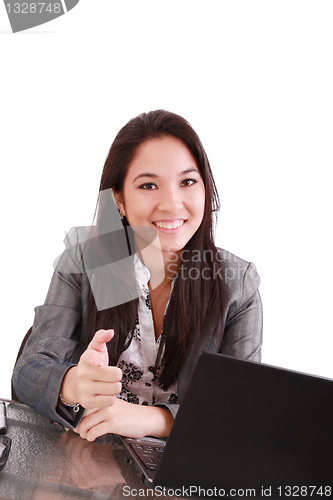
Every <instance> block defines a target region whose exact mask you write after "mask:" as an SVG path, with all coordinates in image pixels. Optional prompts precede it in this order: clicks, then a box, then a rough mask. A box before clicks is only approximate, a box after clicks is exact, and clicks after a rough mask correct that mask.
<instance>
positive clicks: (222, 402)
mask: <svg viewBox="0 0 333 500" xmlns="http://www.w3.org/2000/svg"><path fill="white" fill-rule="evenodd" d="M153 482H154V484H155V485H159V486H165V487H169V488H174V489H176V488H177V489H178V490H179V489H182V491H183V493H184V491H185V493H186V492H187V493H189V492H191V493H192V494H193V495H194V496H195V495H197V496H204V493H205V492H206V496H210V497H212V496H215V495H213V494H214V492H215V494H216V496H218V497H221V496H227V495H228V496H229V497H230V496H233V497H235V498H236V497H237V495H236V494H235V492H236V491H237V492H239V493H240V494H239V497H244V496H245V495H246V496H251V497H252V498H262V497H265V496H270V497H271V498H284V497H286V496H288V497H289V496H295V495H296V496H303V497H311V498H321V499H323V498H325V497H327V496H331V495H333V488H332V486H333V380H330V379H325V378H321V377H315V376H312V375H307V374H303V373H299V372H294V371H291V370H287V369H282V368H277V367H273V366H269V365H265V364H262V363H256V362H250V361H244V360H241V359H237V358H232V357H229V356H225V355H222V354H216V353H210V352H203V353H202V354H201V355H200V357H199V359H198V362H197V364H196V367H195V370H194V372H193V375H192V378H191V381H190V383H189V386H188V388H187V391H186V394H185V397H184V400H183V402H182V404H181V406H180V409H179V411H178V415H177V418H176V420H175V422H174V425H173V427H172V430H171V433H170V436H169V438H168V440H167V443H166V447H165V450H164V452H163V456H162V460H161V463H160V465H159V467H158V469H157V472H156V474H155V477H154V479H153ZM190 488H191V489H190ZM199 489H200V491H199ZM179 491H180V490H179ZM207 492H208V493H207ZM223 492H224V493H223ZM222 493H223V495H222ZM183 496H186V495H183Z"/></svg>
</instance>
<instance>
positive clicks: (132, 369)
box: [118, 360, 143, 388]
mask: <svg viewBox="0 0 333 500" xmlns="http://www.w3.org/2000/svg"><path fill="white" fill-rule="evenodd" d="M118 367H119V368H120V369H121V371H122V372H123V378H122V381H121V383H122V385H123V386H125V387H126V388H127V387H128V386H129V385H131V384H133V382H137V381H138V380H140V379H141V378H142V375H143V372H142V371H141V370H139V369H138V367H137V366H135V364H134V363H126V361H124V360H120V361H119V363H118Z"/></svg>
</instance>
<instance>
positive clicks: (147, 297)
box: [142, 285, 151, 310]
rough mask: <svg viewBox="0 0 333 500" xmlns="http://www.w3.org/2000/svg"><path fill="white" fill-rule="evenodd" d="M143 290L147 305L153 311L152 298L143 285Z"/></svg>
mask: <svg viewBox="0 0 333 500" xmlns="http://www.w3.org/2000/svg"><path fill="white" fill-rule="evenodd" d="M142 290H143V293H144V294H145V303H146V306H147V308H148V309H150V310H151V303H150V297H149V290H148V287H147V286H146V285H142Z"/></svg>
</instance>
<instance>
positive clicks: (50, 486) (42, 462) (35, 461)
mask: <svg viewBox="0 0 333 500" xmlns="http://www.w3.org/2000/svg"><path fill="white" fill-rule="evenodd" d="M7 418H8V436H9V437H10V438H11V439H12V447H11V451H10V455H9V458H8V462H7V464H6V466H5V468H4V469H3V471H2V472H0V499H18V500H32V499H34V500H35V499H38V500H39V499H40V500H65V499H66V500H74V499H91V500H113V499H120V498H129V499H133V498H146V499H149V500H153V499H155V498H159V499H161V498H162V499H163V498H165V499H172V498H176V497H171V496H161V494H160V493H161V492H159V494H158V495H155V494H154V493H153V491H152V489H149V490H147V489H146V488H145V487H144V486H143V484H142V483H141V481H140V479H139V478H138V476H137V474H136V473H135V471H134V468H133V465H132V464H131V463H129V462H128V461H127V459H126V456H125V453H124V451H123V448H122V445H121V444H120V441H119V438H118V436H116V435H112V434H108V435H105V436H102V437H100V438H98V439H97V440H96V441H94V442H93V443H90V442H88V441H86V440H84V439H81V438H80V436H78V435H77V434H75V433H74V432H66V431H65V430H64V429H62V428H59V427H55V426H53V425H52V424H50V422H49V421H48V420H47V419H46V418H44V417H42V416H41V415H39V414H38V413H36V412H35V411H34V410H32V409H31V408H29V407H27V406H25V405H22V404H19V403H16V402H10V403H9V404H8V406H7ZM178 498H179V497H178Z"/></svg>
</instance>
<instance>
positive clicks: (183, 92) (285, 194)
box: [0, 0, 333, 398]
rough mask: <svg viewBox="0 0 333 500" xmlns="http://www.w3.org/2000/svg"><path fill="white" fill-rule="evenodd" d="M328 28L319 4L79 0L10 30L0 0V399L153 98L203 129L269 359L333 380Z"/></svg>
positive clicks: (222, 241) (227, 240)
mask: <svg viewBox="0 0 333 500" xmlns="http://www.w3.org/2000/svg"><path fill="white" fill-rule="evenodd" d="M332 22H333V4H332V2H327V1H321V2H317V1H311V2H308V1H302V2H298V1H293V0H288V1H281V0H280V1H278V2H271V1H267V0H265V1H213V0H208V1H205V2H204V1H201V2H196V1H193V0H192V1H185V0H177V1H168V2H157V1H156V0H154V1H143V0H140V1H139V0H135V1H122V2H120V1H115V0H98V2H94V1H89V0H81V1H80V3H79V4H78V5H77V7H75V8H74V9H73V10H72V11H70V12H69V13H68V14H66V15H64V16H62V17H60V18H59V19H56V20H54V21H52V22H50V23H48V24H45V25H42V26H40V27H37V28H35V29H32V30H29V31H26V32H21V33H17V34H12V33H11V30H10V25H9V21H8V19H7V16H6V10H5V7H4V5H3V4H0V45H1V48H0V52H1V78H0V165H1V198H0V199H1V290H2V293H1V301H0V304H1V346H0V349H1V359H0V396H1V397H3V398H9V397H10V377H11V371H12V367H13V364H14V361H15V358H16V353H17V351H18V348H19V345H20V343H21V339H22V338H23V336H24V334H25V333H26V331H27V330H28V328H29V327H30V326H31V324H32V322H33V316H34V307H35V306H36V305H40V304H42V303H43V301H44V298H45V295H46V292H47V288H48V284H49V281H50V279H51V275H52V272H53V268H52V263H53V260H54V259H55V258H56V257H57V256H58V255H59V253H61V252H62V250H63V248H64V246H63V243H62V240H63V237H64V232H65V231H68V230H69V229H70V228H71V227H72V226H74V225H85V224H90V223H91V222H92V219H93V215H94V210H95V204H96V200H97V195H98V187H99V180H100V175H101V172H102V167H103V163H104V160H105V157H106V155H107V153H108V149H109V147H110V145H111V142H112V140H113V139H114V136H115V134H116V133H117V131H118V130H119V129H120V128H121V127H122V126H123V125H124V124H125V123H126V122H127V120H128V119H130V118H131V117H133V116H136V115H137V114H139V113H141V112H142V111H149V110H151V109H156V108H165V109H168V110H170V111H173V112H176V113H179V114H181V115H183V116H184V117H185V118H186V119H187V120H188V121H190V123H191V124H192V126H193V127H194V129H195V130H196V131H197V132H198V134H199V136H200V137H201V140H202V142H203V144H204V146H205V148H206V151H207V154H208V157H209V159H210V163H211V166H212V169H213V173H214V175H215V178H216V182H217V186H218V189H219V193H220V197H221V215H220V222H219V228H218V233H217V244H218V245H219V246H222V247H224V248H226V249H228V250H230V251H232V252H233V253H235V254H237V255H239V256H240V257H243V258H244V259H246V260H251V261H253V262H255V264H256V265H257V268H258V271H259V274H260V276H261V280H262V282H261V288H260V289H261V295H262V300H263V304H264V347H263V361H264V362H265V363H269V364H274V365H279V366H284V367H288V368H293V369H296V370H300V371H305V372H309V373H315V374H319V375H322V376H327V377H331V378H333V367H332V363H331V357H332V354H331V349H332V320H331V316H332V304H331V302H332V277H333V270H332V268H333V264H332V236H331V232H332V195H331V191H332V189H331V185H332V177H331V175H330V170H332V159H333V158H332V157H333V152H332V138H333V130H332V129H333V126H332V120H333V118H332V117H333V98H332V89H333V70H332V55H333V54H332V52H333V30H332Z"/></svg>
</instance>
